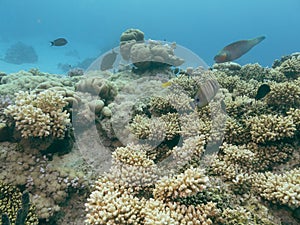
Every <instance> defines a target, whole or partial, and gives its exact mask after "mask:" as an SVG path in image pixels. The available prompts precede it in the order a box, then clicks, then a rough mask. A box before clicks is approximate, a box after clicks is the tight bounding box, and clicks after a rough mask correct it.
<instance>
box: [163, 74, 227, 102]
mask: <svg viewBox="0 0 300 225" xmlns="http://www.w3.org/2000/svg"><path fill="white" fill-rule="evenodd" d="M170 85H172V82H171V81H167V82H165V83H162V84H161V86H162V87H163V88H166V87H169V86H170ZM218 91H219V83H218V81H217V80H214V79H208V80H206V82H205V83H203V84H201V85H199V89H198V90H197V92H196V95H195V98H194V104H193V105H194V106H198V107H199V108H202V107H204V106H207V105H208V103H209V102H210V101H211V100H212V99H213V98H214V97H215V96H216V94H217V92H218ZM225 107H226V106H225Z"/></svg>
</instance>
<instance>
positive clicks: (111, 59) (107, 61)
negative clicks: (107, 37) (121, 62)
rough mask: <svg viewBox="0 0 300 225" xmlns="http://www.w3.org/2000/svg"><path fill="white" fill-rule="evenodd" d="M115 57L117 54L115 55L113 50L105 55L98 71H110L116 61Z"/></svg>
mask: <svg viewBox="0 0 300 225" xmlns="http://www.w3.org/2000/svg"><path fill="white" fill-rule="evenodd" d="M117 55H118V53H116V52H115V51H114V50H112V52H110V53H107V54H106V55H105V56H104V57H103V59H102V61H101V65H100V69H101V70H102V71H104V70H109V69H112V68H113V64H114V63H115V61H116V59H117Z"/></svg>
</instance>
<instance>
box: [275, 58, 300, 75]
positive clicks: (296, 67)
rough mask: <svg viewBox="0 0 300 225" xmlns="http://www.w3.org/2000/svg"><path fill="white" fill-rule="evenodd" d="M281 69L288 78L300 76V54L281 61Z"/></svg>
mask: <svg viewBox="0 0 300 225" xmlns="http://www.w3.org/2000/svg"><path fill="white" fill-rule="evenodd" d="M279 71H280V72H282V73H283V74H284V75H285V76H286V77H287V78H292V79H297V78H298V77H300V56H294V57H292V58H290V59H287V60H285V61H284V62H283V63H281V65H280V67H279Z"/></svg>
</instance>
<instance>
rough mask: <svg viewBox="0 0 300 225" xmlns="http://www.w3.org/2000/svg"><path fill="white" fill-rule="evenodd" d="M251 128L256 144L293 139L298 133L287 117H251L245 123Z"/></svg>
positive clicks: (252, 137)
mask: <svg viewBox="0 0 300 225" xmlns="http://www.w3.org/2000/svg"><path fill="white" fill-rule="evenodd" d="M245 123H246V125H247V126H249V127H250V134H251V139H252V141H254V142H256V143H266V142H270V141H278V140H282V139H284V138H292V137H293V136H294V134H295V131H296V126H295V124H294V123H293V120H292V119H291V118H290V117H288V116H286V117H283V116H278V115H264V114H263V115H261V116H256V117H251V118H249V119H248V120H246V121H245Z"/></svg>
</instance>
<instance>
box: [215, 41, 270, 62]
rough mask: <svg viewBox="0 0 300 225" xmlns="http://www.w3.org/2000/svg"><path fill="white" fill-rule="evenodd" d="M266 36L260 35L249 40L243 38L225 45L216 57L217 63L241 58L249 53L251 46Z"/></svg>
mask: <svg viewBox="0 0 300 225" xmlns="http://www.w3.org/2000/svg"><path fill="white" fill-rule="evenodd" d="M265 38H266V37H265V36H260V37H257V38H253V39H249V40H241V41H236V42H233V43H231V44H230V45H227V46H226V47H224V48H223V49H222V50H221V51H220V52H219V53H218V54H217V55H216V56H215V57H214V60H215V62H216V63H223V62H229V61H233V60H235V59H238V58H240V57H241V56H242V55H244V54H245V53H247V52H248V51H249V50H250V49H251V48H253V47H254V46H255V45H257V44H258V43H260V42H261V41H262V40H264V39H265Z"/></svg>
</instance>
